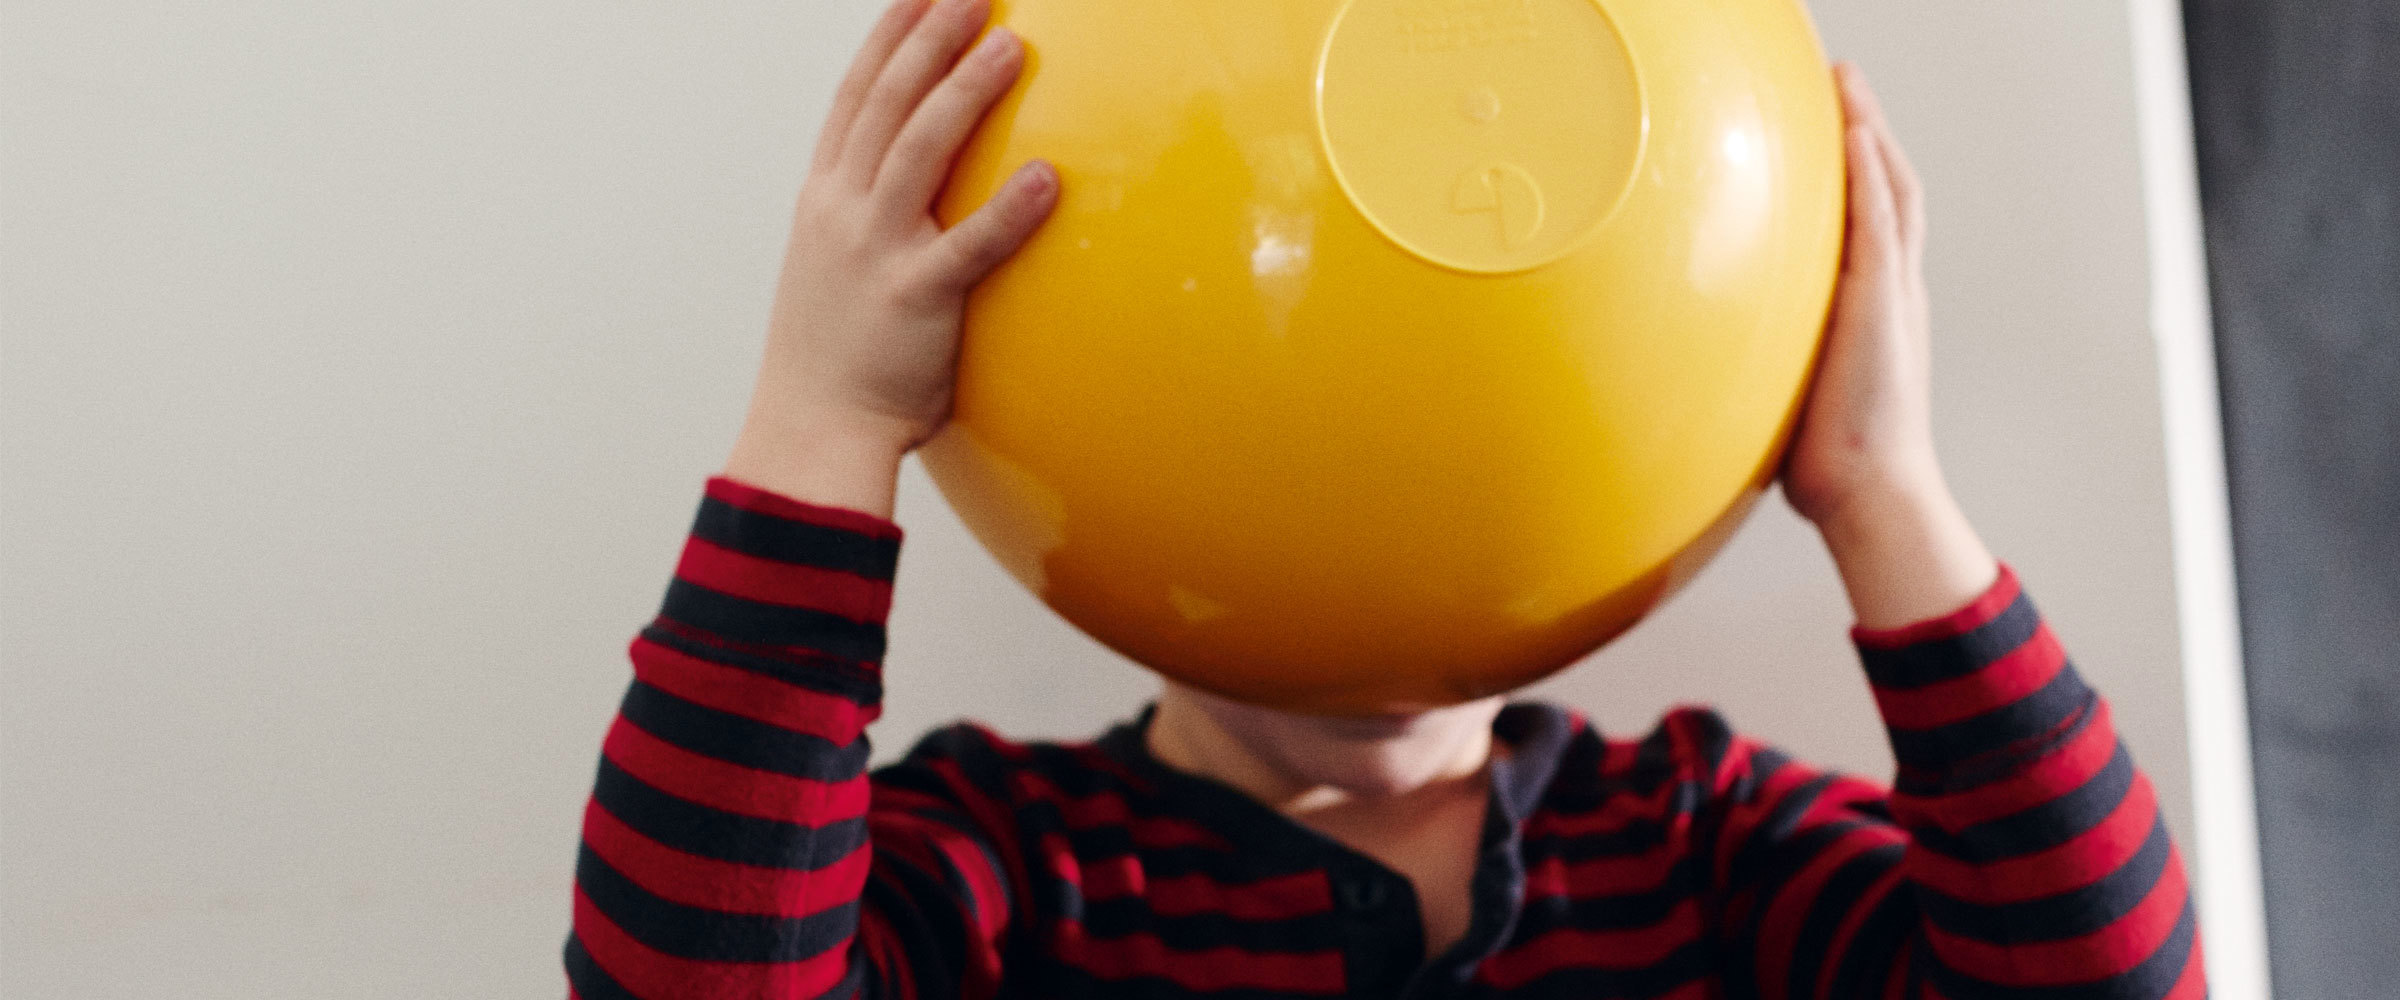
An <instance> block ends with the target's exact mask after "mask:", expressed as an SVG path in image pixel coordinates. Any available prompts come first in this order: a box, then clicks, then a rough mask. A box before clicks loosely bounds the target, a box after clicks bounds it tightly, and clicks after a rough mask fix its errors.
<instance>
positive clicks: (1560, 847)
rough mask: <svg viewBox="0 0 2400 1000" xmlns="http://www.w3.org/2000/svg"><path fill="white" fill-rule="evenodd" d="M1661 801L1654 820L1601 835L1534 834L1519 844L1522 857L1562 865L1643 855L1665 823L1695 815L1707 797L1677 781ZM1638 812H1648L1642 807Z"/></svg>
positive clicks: (1661, 835) (1692, 784)
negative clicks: (1556, 860) (1561, 862)
mask: <svg viewBox="0 0 2400 1000" xmlns="http://www.w3.org/2000/svg"><path fill="white" fill-rule="evenodd" d="M1616 794H1618V795H1620V796H1623V795H1631V794H1633V793H1630V792H1625V791H1622V790H1620V791H1618V792H1617V793H1616ZM1656 794H1658V793H1657V792H1656V791H1652V792H1649V793H1644V794H1643V795H1642V797H1643V798H1649V797H1650V796H1651V795H1656ZM1665 797H1666V802H1665V803H1664V805H1663V806H1662V812H1661V813H1660V818H1658V819H1636V820H1629V821H1627V822H1626V824H1625V825H1624V826H1621V827H1618V828H1617V829H1614V830H1609V831H1606V832H1602V833H1579V834H1572V835H1570V834H1558V833H1544V834H1536V835H1533V836H1529V837H1526V838H1525V839H1524V840H1523V842H1522V843H1523V850H1524V852H1525V856H1526V857H1527V858H1528V859H1532V858H1543V857H1555V858H1559V859H1561V860H1565V861H1584V860H1589V859H1591V858H1598V857H1607V856H1610V855H1623V854H1639V853H1641V852H1643V851H1647V850H1649V849H1651V848H1653V847H1657V846H1658V845H1659V844H1660V843H1662V842H1664V841H1665V840H1666V838H1667V833H1668V829H1669V823H1671V822H1672V821H1673V820H1674V819H1675V818H1676V817H1678V816H1689V815H1692V814H1693V813H1695V812H1698V811H1699V809H1700V804H1701V803H1702V802H1703V801H1705V800H1706V799H1707V797H1708V786H1706V785H1704V784H1702V783H1700V782H1698V781H1689V780H1686V781H1678V782H1676V783H1675V786H1674V788H1673V789H1672V790H1670V791H1667V792H1666V793H1665ZM1642 808H1643V809H1644V810H1645V811H1647V810H1648V806H1647V805H1646V804H1645V805H1644V806H1643V807H1642ZM1551 815H1558V814H1557V813H1551ZM1568 818H1573V817H1568Z"/></svg>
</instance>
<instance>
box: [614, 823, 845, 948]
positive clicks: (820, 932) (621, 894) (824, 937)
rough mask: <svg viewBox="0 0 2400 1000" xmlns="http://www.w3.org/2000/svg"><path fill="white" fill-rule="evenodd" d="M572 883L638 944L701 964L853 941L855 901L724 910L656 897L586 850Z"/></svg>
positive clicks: (838, 944) (826, 946)
mask: <svg viewBox="0 0 2400 1000" xmlns="http://www.w3.org/2000/svg"><path fill="white" fill-rule="evenodd" d="M575 885H576V887H577V888H579V889H582V890H583V894H584V896H585V897H587V898H589V899H590V900H591V901H592V905H594V906H597V907H599V908H600V912H601V913H603V914H606V915H607V916H608V919H609V921H610V922H612V923H615V924H616V925H617V926H618V927H619V928H621V929H623V930H624V931H625V933H627V934H629V935H632V936H633V939H634V940H636V941H640V942H641V943H642V944H644V945H647V946H649V947H650V948H651V949H653V950H656V951H660V952H664V953H666V954H669V955H674V956H676V957H678V958H688V959H693V960H695V961H703V962H798V961H802V960H805V959H810V958H815V957H817V956H819V955H823V954H825V953H826V952H828V951H831V950H832V949H834V948H835V947H838V946H840V945H841V944H842V943H843V942H845V941H847V940H849V938H850V935H851V933H852V932H853V931H855V930H856V929H857V928H858V901H857V900H855V899H853V900H851V901H849V902H846V903H842V904H840V905H838V906H835V907H832V908H830V909H827V910H824V911H822V912H818V913H811V914H809V915H807V916H804V917H776V916H767V915H764V914H756V913H725V912H721V911H717V910H710V909H705V908H702V907H697V906H687V905H684V904H682V903H678V902H675V901H673V900H670V899H665V898H662V897H660V896H658V895H656V894H653V893H652V892H650V891H649V890H648V889H644V888H642V887H641V886H640V885H639V884H637V883H635V882H634V880H633V879H631V878H629V877H627V876H626V875H625V873H623V872H620V871H618V870H616V868H614V867H613V866H611V865H610V864H609V863H608V862H607V861H606V860H605V859H603V858H601V857H600V855H598V854H595V853H593V852H592V849H591V847H590V846H588V845H587V846H585V847H584V848H583V850H582V852H581V853H580V854H579V856H578V857H577V858H576V861H575Z"/></svg>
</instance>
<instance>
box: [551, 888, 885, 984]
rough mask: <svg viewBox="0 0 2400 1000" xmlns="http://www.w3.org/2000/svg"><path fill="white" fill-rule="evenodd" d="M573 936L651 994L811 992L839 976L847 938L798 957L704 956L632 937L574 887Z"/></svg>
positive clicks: (609, 968) (618, 975)
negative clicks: (732, 958)
mask: <svg viewBox="0 0 2400 1000" xmlns="http://www.w3.org/2000/svg"><path fill="white" fill-rule="evenodd" d="M575 938H576V940H578V941H581V942H583V950H584V951H586V952H589V953H591V956H592V961H593V962H595V963H598V964H599V966H600V968H601V970H602V971H605V972H607V973H608V975H609V977H610V978H612V979H615V980H616V981H617V982H618V983H621V984H623V985H624V987H625V988H626V989H628V990H632V991H633V993H634V994H635V995H637V996H649V997H759V996H768V997H813V996H816V995H818V994H821V993H823V992H825V991H826V990H828V989H831V988H832V987H833V985H834V984H835V983H838V982H841V981H842V975H843V973H844V972H846V971H848V969H849V964H848V963H849V952H850V948H849V944H848V943H847V942H844V943H842V944H838V945H835V946H834V947H833V948H832V949H830V950H828V951H826V952H825V953H824V954H821V955H817V956H815V957H812V958H809V959H807V960H805V961H799V962H703V961H698V960H695V959H689V958H678V957H676V956H674V955H669V954H667V953H665V952H662V951H658V950H655V949H653V948H651V947H650V946H648V945H645V944H643V943H641V942H640V941H636V940H634V939H633V936H632V935H630V934H627V933H625V931H624V930H623V929H621V928H619V927H618V926H617V925H616V924H614V923H612V922H610V921H609V919H608V917H607V916H606V915H604V914H602V913H601V912H600V908H599V907H598V906H595V905H593V903H592V900H591V898H590V897H588V896H585V895H584V894H583V891H582V890H580V889H578V890H576V892H575Z"/></svg>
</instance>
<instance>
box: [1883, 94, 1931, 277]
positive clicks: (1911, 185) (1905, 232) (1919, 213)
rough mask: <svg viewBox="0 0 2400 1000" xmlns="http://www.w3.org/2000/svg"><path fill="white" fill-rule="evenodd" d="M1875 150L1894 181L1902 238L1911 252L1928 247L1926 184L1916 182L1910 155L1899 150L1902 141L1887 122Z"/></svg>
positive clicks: (1894, 199)
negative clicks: (1926, 243)
mask: <svg viewBox="0 0 2400 1000" xmlns="http://www.w3.org/2000/svg"><path fill="white" fill-rule="evenodd" d="M1876 148H1877V152H1879V153H1880V154H1881V155H1882V160H1883V169H1884V172H1885V173H1886V174H1888V175H1890V177H1891V179H1892V204H1893V205H1894V206H1895V207H1896V208H1897V209H1898V210H1899V214H1900V238H1901V240H1903V241H1904V242H1906V243H1907V244H1908V249H1909V251H1910V252H1911V253H1915V252H1918V251H1921V250H1923V249H1924V247H1925V185H1924V183H1923V182H1921V181H1919V180H1918V179H1917V168H1916V165H1915V164H1912V163H1910V162H1908V152H1907V151H1906V150H1903V149H1901V148H1900V139H1899V137H1898V136H1895V135H1893V134H1892V130H1891V127H1890V125H1889V123H1888V122H1887V123H1886V124H1885V126H1884V127H1882V128H1879V129H1877V130H1876Z"/></svg>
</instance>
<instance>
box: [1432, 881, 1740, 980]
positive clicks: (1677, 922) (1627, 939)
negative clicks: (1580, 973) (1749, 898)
mask: <svg viewBox="0 0 2400 1000" xmlns="http://www.w3.org/2000/svg"><path fill="white" fill-rule="evenodd" d="M1701 930H1702V922H1701V917H1700V904H1699V902H1698V901H1696V900H1690V899H1686V900H1684V901H1683V902H1680V903H1677V904H1676V905H1675V908H1674V909H1673V910H1670V911H1668V913H1667V915H1666V917H1665V919H1662V920H1660V921H1659V922H1658V923H1655V924H1651V925H1650V926H1648V927H1638V928H1630V929H1623V930H1601V931H1587V930H1582V929H1579V928H1573V927H1562V928H1560V929H1558V930H1554V931H1550V932H1548V933H1546V934H1543V935H1542V936H1540V937H1537V938H1534V939H1533V940H1531V941H1527V942H1524V943H1522V944H1519V945H1517V946H1516V947H1513V948H1510V949H1509V950H1507V951H1504V952H1501V953H1500V954H1497V955H1494V956H1492V957H1491V958H1489V959H1486V960H1485V961H1484V963H1483V966H1482V967H1481V968H1480V969H1479V970H1478V971H1477V973H1476V978H1478V979H1481V980H1483V981H1484V982H1486V983H1489V984H1491V985H1492V986H1494V987H1497V988H1499V989H1504V990H1513V989H1516V988H1518V987H1521V986H1523V985H1525V984H1526V983H1530V982H1532V981H1534V980H1536V979H1539V978H1541V977H1543V976H1546V975H1549V974H1550V973H1553V972H1558V971H1560V970H1564V969H1609V970H1617V971H1631V970H1636V969H1641V968H1644V967H1646V966H1651V965H1656V964H1658V963H1660V962H1663V961H1665V960H1666V958H1667V956H1668V955H1671V954H1674V952H1675V949H1677V948H1680V947H1683V946H1684V945H1686V944H1690V943H1691V942H1694V941H1697V940H1699V939H1700V936H1701Z"/></svg>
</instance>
